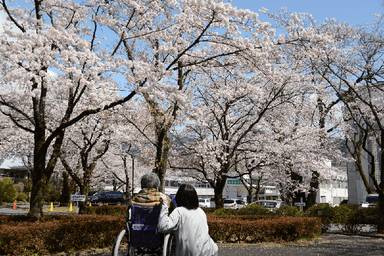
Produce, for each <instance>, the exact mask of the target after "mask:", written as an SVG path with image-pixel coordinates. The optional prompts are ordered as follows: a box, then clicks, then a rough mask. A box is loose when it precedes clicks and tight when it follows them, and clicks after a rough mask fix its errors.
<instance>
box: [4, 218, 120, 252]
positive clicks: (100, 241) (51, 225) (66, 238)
mask: <svg viewBox="0 0 384 256" xmlns="http://www.w3.org/2000/svg"><path fill="white" fill-rule="evenodd" d="M11 217H14V216H11ZM23 218H24V219H25V217H21V218H20V217H19V216H15V217H14V218H13V219H12V218H9V216H1V218H0V223H1V229H0V255H33V254H38V255H43V254H52V253H59V252H73V251H79V250H84V249H90V248H104V247H108V246H112V245H113V242H114V240H115V238H116V236H117V234H118V233H119V232H120V231H121V230H122V228H123V227H124V225H125V217H124V216H121V215H120V216H108V215H49V216H45V220H44V221H40V222H28V221H23ZM20 221H21V222H20Z"/></svg>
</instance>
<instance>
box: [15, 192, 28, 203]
mask: <svg viewBox="0 0 384 256" xmlns="http://www.w3.org/2000/svg"><path fill="white" fill-rule="evenodd" d="M16 200H17V201H23V202H26V201H27V200H28V195H26V194H24V193H18V194H17V197H16Z"/></svg>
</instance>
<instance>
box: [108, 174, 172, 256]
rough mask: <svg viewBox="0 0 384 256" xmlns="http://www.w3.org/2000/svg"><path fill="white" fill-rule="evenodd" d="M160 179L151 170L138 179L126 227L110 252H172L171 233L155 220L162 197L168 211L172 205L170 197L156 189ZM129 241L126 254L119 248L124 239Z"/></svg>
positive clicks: (116, 254)
mask: <svg viewBox="0 0 384 256" xmlns="http://www.w3.org/2000/svg"><path fill="white" fill-rule="evenodd" d="M159 186H160V180H159V177H158V176H157V174H155V173H153V172H151V173H148V174H145V175H143V177H142V178H141V191H140V192H139V193H138V194H137V195H136V196H135V197H134V198H133V199H132V202H131V204H130V205H129V208H128V211H127V213H128V214H127V227H126V228H125V229H124V230H123V231H121V232H120V234H119V235H118V236H117V237H116V240H115V243H114V245H113V248H112V255H113V256H119V255H129V256H135V255H148V254H150V255H159V256H160V255H163V256H171V255H174V254H173V252H174V242H173V241H174V236H173V235H171V234H170V233H168V234H163V233H160V232H159V229H158V221H159V215H160V211H161V200H164V201H165V202H167V203H166V207H167V209H168V208H169V211H170V212H171V211H172V210H173V209H175V208H176V207H175V204H174V203H173V202H172V201H171V199H170V197H168V196H167V195H165V194H163V193H161V192H159V191H158V188H159ZM124 238H126V239H127V241H128V254H124V252H122V250H121V249H119V247H120V245H121V244H122V241H123V239H124Z"/></svg>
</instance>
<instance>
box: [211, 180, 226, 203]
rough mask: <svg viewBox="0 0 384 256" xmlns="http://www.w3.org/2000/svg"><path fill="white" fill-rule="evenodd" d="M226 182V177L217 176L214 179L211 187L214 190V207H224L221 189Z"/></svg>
mask: <svg viewBox="0 0 384 256" xmlns="http://www.w3.org/2000/svg"><path fill="white" fill-rule="evenodd" d="M226 182H227V178H222V177H221V178H219V179H217V181H216V186H215V187H214V188H213V190H214V192H215V197H214V198H215V205H216V206H215V207H216V209H219V208H223V207H224V200H223V190H224V187H225V183H226Z"/></svg>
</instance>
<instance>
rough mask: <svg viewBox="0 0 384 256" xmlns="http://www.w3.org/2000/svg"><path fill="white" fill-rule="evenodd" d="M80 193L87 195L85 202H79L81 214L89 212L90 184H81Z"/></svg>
mask: <svg viewBox="0 0 384 256" xmlns="http://www.w3.org/2000/svg"><path fill="white" fill-rule="evenodd" d="M80 195H85V202H79V214H87V202H88V185H84V186H80Z"/></svg>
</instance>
